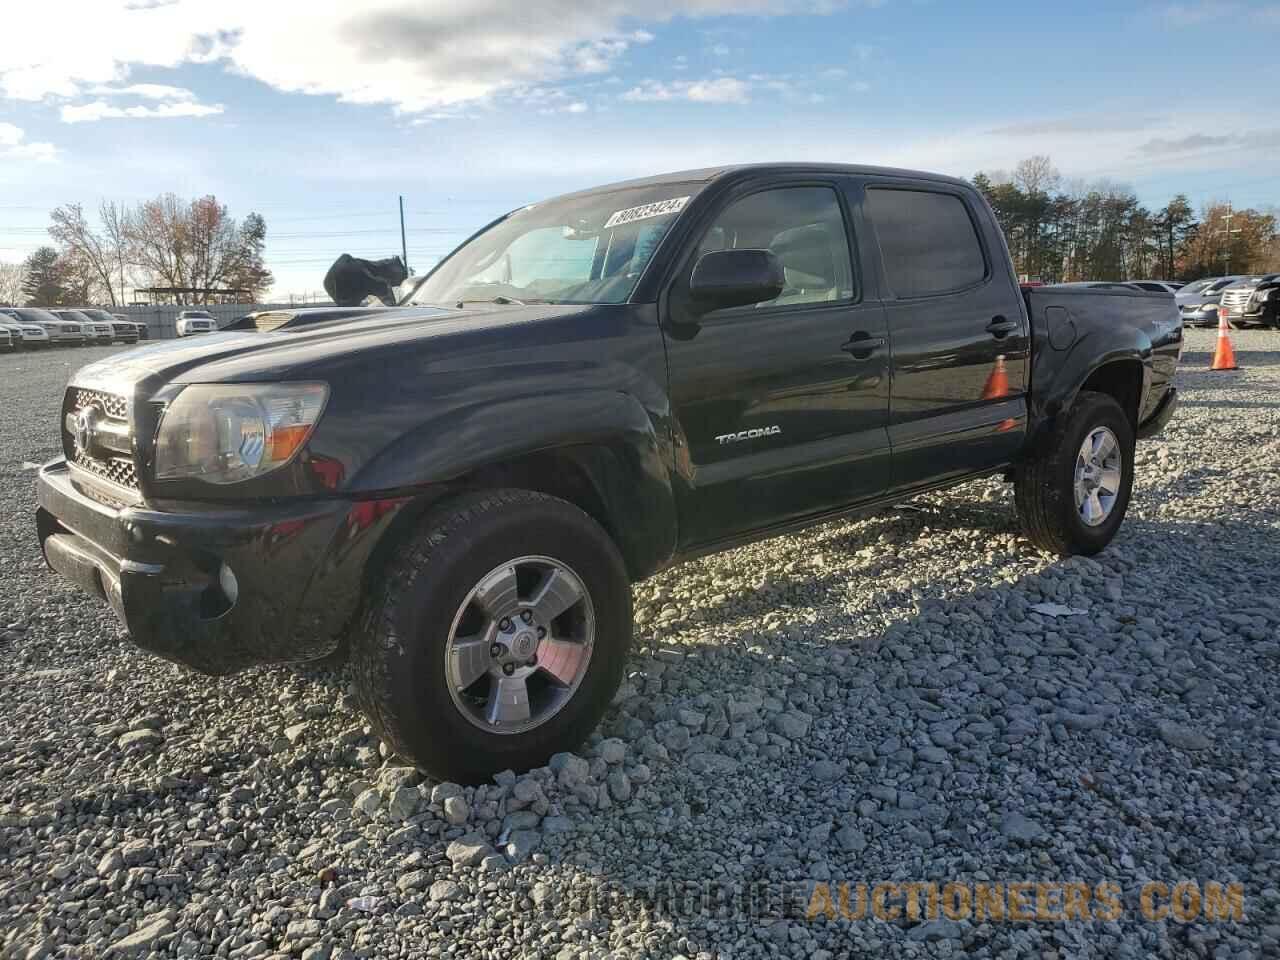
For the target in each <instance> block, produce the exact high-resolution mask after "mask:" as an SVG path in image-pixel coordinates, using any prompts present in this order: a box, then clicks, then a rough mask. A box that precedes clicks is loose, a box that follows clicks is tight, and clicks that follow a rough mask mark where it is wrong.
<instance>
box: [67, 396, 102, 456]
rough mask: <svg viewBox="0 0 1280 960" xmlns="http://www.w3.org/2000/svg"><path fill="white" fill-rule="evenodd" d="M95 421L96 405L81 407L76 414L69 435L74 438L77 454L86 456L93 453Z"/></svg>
mask: <svg viewBox="0 0 1280 960" xmlns="http://www.w3.org/2000/svg"><path fill="white" fill-rule="evenodd" d="M97 422H98V409H97V407H92V406H90V407H83V408H82V409H81V410H80V411H79V412H78V413H77V414H76V419H75V429H74V430H73V431H72V434H71V436H72V438H73V439H74V440H75V443H76V453H77V454H80V455H81V456H86V457H88V456H92V455H93V436H94V427H95V426H96V425H97Z"/></svg>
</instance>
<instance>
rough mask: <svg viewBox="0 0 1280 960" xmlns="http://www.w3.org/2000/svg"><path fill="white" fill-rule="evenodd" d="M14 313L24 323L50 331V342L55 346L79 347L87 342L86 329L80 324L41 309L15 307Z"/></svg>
mask: <svg viewBox="0 0 1280 960" xmlns="http://www.w3.org/2000/svg"><path fill="white" fill-rule="evenodd" d="M13 312H14V313H16V314H17V315H18V319H19V320H22V321H23V322H24V323H34V324H36V325H37V326H41V327H44V329H45V330H46V331H48V334H49V342H50V343H52V344H54V345H55V346H60V347H78V346H80V345H81V344H83V343H84V342H85V331H84V327H83V325H82V324H80V323H77V322H75V321H72V320H64V319H62V318H61V317H59V316H55V315H54V314H53V313H52V312H50V311H48V310H42V309H40V308H39V307H15V308H14V309H13Z"/></svg>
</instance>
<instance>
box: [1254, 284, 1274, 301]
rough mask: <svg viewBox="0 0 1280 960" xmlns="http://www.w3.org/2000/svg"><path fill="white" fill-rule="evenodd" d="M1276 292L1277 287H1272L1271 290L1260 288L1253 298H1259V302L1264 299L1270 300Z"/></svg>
mask: <svg viewBox="0 0 1280 960" xmlns="http://www.w3.org/2000/svg"><path fill="white" fill-rule="evenodd" d="M1275 292H1276V288H1275V287H1272V288H1271V289H1269V290H1259V291H1258V292H1257V293H1255V294H1254V295H1253V299H1255V300H1257V301H1258V302H1259V303H1261V302H1262V301H1263V300H1269V299H1271V297H1272V295H1273V294H1274V293H1275Z"/></svg>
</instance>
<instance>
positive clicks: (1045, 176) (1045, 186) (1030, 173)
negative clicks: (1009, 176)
mask: <svg viewBox="0 0 1280 960" xmlns="http://www.w3.org/2000/svg"><path fill="white" fill-rule="evenodd" d="M1061 180H1062V175H1061V174H1059V173H1058V171H1057V170H1056V169H1054V166H1053V161H1052V160H1050V159H1049V158H1048V157H1047V156H1045V155H1044V154H1036V155H1035V156H1034V157H1027V158H1026V159H1025V160H1019V161H1018V165H1017V166H1016V167H1014V169H1013V182H1014V183H1015V184H1017V186H1018V187H1020V188H1021V189H1022V190H1023V191H1024V192H1026V193H1049V192H1051V191H1053V190H1056V189H1057V188H1058V184H1059V182H1060V181H1061Z"/></svg>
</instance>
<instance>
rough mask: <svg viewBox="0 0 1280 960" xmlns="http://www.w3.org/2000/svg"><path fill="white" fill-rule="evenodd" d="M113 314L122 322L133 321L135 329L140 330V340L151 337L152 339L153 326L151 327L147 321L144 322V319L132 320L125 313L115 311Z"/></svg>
mask: <svg viewBox="0 0 1280 960" xmlns="http://www.w3.org/2000/svg"><path fill="white" fill-rule="evenodd" d="M111 316H112V317H114V318H115V319H116V320H119V321H120V322H121V323H132V324H133V326H134V329H135V330H137V331H138V339H139V340H150V339H151V328H150V327H148V326H147V325H146V324H145V323H143V322H142V321H140V320H130V319H129V318H128V317H127V316H125V315H124V314H123V313H113V314H112V315H111Z"/></svg>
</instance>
